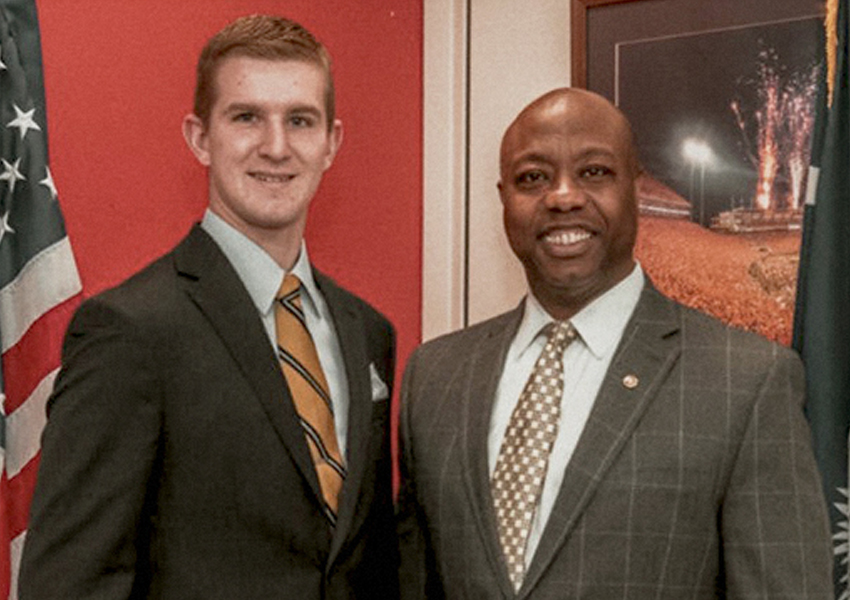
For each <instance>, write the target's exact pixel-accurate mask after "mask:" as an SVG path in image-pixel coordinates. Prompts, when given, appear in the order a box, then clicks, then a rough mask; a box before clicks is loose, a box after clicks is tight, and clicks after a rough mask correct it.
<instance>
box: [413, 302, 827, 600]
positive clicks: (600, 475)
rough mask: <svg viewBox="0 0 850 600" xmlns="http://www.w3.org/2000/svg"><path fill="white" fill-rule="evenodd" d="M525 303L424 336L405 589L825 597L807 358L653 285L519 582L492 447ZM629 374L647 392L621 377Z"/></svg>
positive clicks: (536, 595) (823, 530) (416, 592)
mask: <svg viewBox="0 0 850 600" xmlns="http://www.w3.org/2000/svg"><path fill="white" fill-rule="evenodd" d="M521 316H522V309H521V308H518V309H516V310H514V311H512V312H509V313H506V314H504V315H502V316H499V317H496V318H495V319H492V320H490V321H487V322H485V323H482V324H480V325H476V326H474V327H471V328H469V329H466V330H464V331H460V332H457V333H454V334H450V335H448V336H445V337H442V338H440V339H438V340H435V341H433V342H430V343H428V344H425V345H424V346H422V347H420V348H419V349H418V350H417V351H416V352H415V354H414V355H413V357H412V358H411V359H410V361H409V363H408V366H407V369H406V373H405V376H404V381H403V387H402V389H403V391H402V408H401V419H400V444H401V472H402V487H401V491H400V497H399V514H398V517H399V519H398V525H399V534H400V537H401V545H402V571H401V581H402V588H403V594H402V596H403V597H404V598H425V597H427V598H451V599H473V598H474V599H482V600H483V599H487V600H492V599H497V598H514V597H516V598H531V599H535V600H539V599H548V598H552V599H555V598H558V599H562V598H588V599H589V598H594V599H596V598H598V599H604V600H609V599H611V598H631V599H634V598H654V599H655V598H670V599H674V598H675V599H677V600H678V599H681V598H693V599H697V598H747V599H752V598H831V597H832V576H831V569H832V557H831V548H830V542H829V532H828V524H827V518H826V504H825V501H824V498H823V495H822V491H821V483H820V479H819V475H818V472H817V469H816V466H815V463H814V459H813V455H812V450H811V445H810V433H809V429H808V427H807V424H806V422H805V420H804V417H803V412H802V410H801V405H802V402H803V373H802V367H801V364H800V361H799V360H798V358H797V357H796V355H795V354H793V353H792V352H791V351H789V350H787V349H785V348H782V347H779V346H777V345H775V344H771V343H770V342H767V341H766V340H763V339H761V338H759V337H757V336H755V335H752V334H748V333H744V332H741V331H736V330H733V329H730V328H728V327H726V326H724V325H723V324H721V323H719V322H718V321H716V320H714V319H711V318H710V317H707V316H705V315H703V314H700V313H698V312H696V311H692V310H690V309H687V308H685V307H683V306H681V305H679V304H676V303H674V302H672V301H671V300H669V299H667V298H665V297H664V296H662V295H661V294H659V293H658V292H657V291H656V290H655V289H654V288H653V287H652V286H651V285H647V287H646V289H645V290H644V291H643V294H642V296H641V299H640V302H639V303H638V306H637V309H636V310H635V314H634V315H633V317H632V319H631V321H630V322H629V324H628V326H627V328H626V330H625V332H624V334H623V339H622V340H621V342H620V346H619V348H618V350H617V354H616V356H615V358H614V360H613V362H612V364H611V367H610V368H609V371H608V373H607V375H606V378H605V380H604V382H603V385H602V388H601V390H600V392H599V396H598V397H597V399H596V401H595V404H594V407H593V410H592V412H591V415H590V418H589V420H588V422H587V424H586V426H585V429H584V431H583V433H582V436H581V438H580V440H579V443H578V446H577V448H576V451H575V454H574V455H573V457H572V459H571V462H570V463H569V465H568V467H567V470H566V473H565V475H564V481H563V485H562V487H561V490H560V493H559V496H558V499H557V501H556V505H555V507H554V510H553V512H552V515H551V517H550V519H549V521H548V523H547V524H546V528H545V531H544V533H543V537H542V539H541V541H540V545H539V547H538V549H537V551H536V553H535V555H534V557H533V559H532V562H531V566H530V568H529V570H528V572H527V574H526V578H525V581H524V582H523V586H522V588H521V589H520V590H519V593H518V594H514V592H513V590H512V588H511V584H510V582H509V579H508V575H507V571H506V568H505V564H504V559H503V556H502V552H501V549H500V546H499V541H498V534H497V530H496V520H495V516H494V511H493V507H492V500H491V496H490V488H489V481H488V468H487V447H486V444H487V431H488V427H489V423H490V410H491V405H492V401H493V398H494V396H495V393H496V387H497V385H498V382H499V377H500V374H501V370H502V365H503V363H504V360H505V354H506V352H507V348H508V346H509V344H510V343H511V340H512V339H513V336H514V333H515V331H516V329H517V327H518V325H519V322H520V319H521ZM627 375H636V376H637V377H638V379H639V384H638V386H637V387H635V388H633V389H629V387H627V386H625V385H624V384H623V379H624V377H626V376H627ZM562 418H565V419H568V418H569V412H568V411H567V412H566V413H565V414H564V415H563V416H562Z"/></svg>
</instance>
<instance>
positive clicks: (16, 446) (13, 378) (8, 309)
mask: <svg viewBox="0 0 850 600" xmlns="http://www.w3.org/2000/svg"><path fill="white" fill-rule="evenodd" d="M44 107H45V104H44V88H43V84H42V75H41V48H40V40H39V35H38V18H37V15H36V7H35V0H0V346H2V348H1V349H2V369H0V390H2V395H0V400H2V411H0V598H4V599H5V598H10V599H12V600H15V599H16V598H17V585H16V583H17V570H18V565H19V564H20V557H21V550H22V548H23V543H24V538H25V537H26V527H27V516H28V514H29V505H30V500H31V498H32V492H33V489H34V486H35V479H36V471H37V469H38V453H39V441H40V437H41V430H42V428H43V427H44V424H45V420H46V416H45V404H46V402H47V398H48V396H49V394H50V392H51V390H52V388H53V380H54V378H55V377H56V373H57V371H58V368H59V362H60V348H61V342H62V336H63V333H64V331H65V327H66V326H67V323H68V320H69V319H70V316H71V313H72V312H73V310H74V309H75V308H76V306H77V304H78V303H79V300H80V297H81V289H82V286H81V284H80V278H79V275H78V273H77V267H76V264H75V262H74V257H73V254H72V252H71V246H70V243H69V241H68V237H67V235H66V234H65V225H64V222H63V219H62V213H61V211H60V208H59V203H58V199H57V192H56V186H55V185H54V183H53V177H52V176H51V174H50V168H49V167H48V160H47V137H46V135H47V123H46V120H45V110H44Z"/></svg>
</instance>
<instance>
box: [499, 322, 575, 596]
mask: <svg viewBox="0 0 850 600" xmlns="http://www.w3.org/2000/svg"><path fill="white" fill-rule="evenodd" d="M544 333H545V334H546V335H547V336H548V340H547V342H546V346H545V347H544V348H543V352H541V353H540V357H539V358H538V359H537V362H536V363H535V365H534V369H533V370H532V372H531V376H530V377H529V378H528V382H527V383H526V384H525V387H524V388H523V390H522V393H521V394H520V397H519V401H518V402H517V404H516V406H515V407H514V410H513V412H512V413H511V419H510V421H509V422H508V428H507V430H506V431H505V438H504V440H503V441H502V447H501V449H500V450H499V457H498V458H497V460H496V470H495V471H494V473H493V479H492V481H491V482H490V486H491V489H492V494H493V504H494V507H495V509H496V519H497V523H498V527H499V539H500V541H501V543H502V551H503V552H504V555H505V560H506V561H507V564H508V574H509V575H510V578H511V582H512V583H513V584H514V590H519V588H520V586H521V585H522V580H523V577H525V548H526V545H527V544H528V534H529V532H530V531H531V523H532V520H533V518H534V513H535V510H536V509H537V504H538V502H539V500H540V493H541V491H542V490H543V482H544V481H545V479H546V469H547V466H548V464H549V454H550V453H551V451H552V444H553V443H554V442H555V438H556V437H557V435H558V421H559V420H560V416H561V397H562V395H563V391H564V373H563V362H562V361H563V356H564V349H565V348H566V347H567V346H568V345H569V343H570V342H571V341H572V340H574V339H575V337H576V332H575V329H574V328H573V327H572V325H571V324H570V323H569V321H558V322H556V323H550V324H549V325H547V326H546V328H545V329H544Z"/></svg>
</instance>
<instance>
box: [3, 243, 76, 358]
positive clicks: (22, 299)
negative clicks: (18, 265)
mask: <svg viewBox="0 0 850 600" xmlns="http://www.w3.org/2000/svg"><path fill="white" fill-rule="evenodd" d="M81 291H82V284H81V283H80V276H79V274H78V273H77V267H76V263H75V262H74V255H73V254H72V252H71V243H70V242H69V241H68V238H67V237H65V238H62V239H61V240H59V241H58V242H56V243H55V244H53V245H52V246H49V247H48V248H45V249H44V250H42V251H41V252H40V253H39V254H37V255H36V256H34V257H33V258H32V260H30V262H29V263H27V265H26V266H25V267H24V268H23V269H22V270H21V272H20V273H19V274H18V276H17V277H16V278H15V279H14V280H12V281H11V282H10V283H9V284H8V285H7V286H6V287H4V288H3V289H2V290H0V331H2V332H3V336H2V338H3V339H2V352H4V353H5V352H6V351H7V350H8V349H9V348H11V347H12V346H14V345H15V344H17V343H18V342H19V341H20V339H21V338H22V337H23V336H24V334H25V333H26V332H27V330H28V329H29V328H30V327H31V326H32V324H33V323H35V321H36V320H37V319H38V318H39V317H41V315H43V314H44V313H46V312H48V311H49V310H50V309H51V308H53V307H54V306H55V305H57V304H60V303H62V302H65V301H66V300H68V299H69V298H72V297H73V296H76V295H77V294H79V293H80V292H81Z"/></svg>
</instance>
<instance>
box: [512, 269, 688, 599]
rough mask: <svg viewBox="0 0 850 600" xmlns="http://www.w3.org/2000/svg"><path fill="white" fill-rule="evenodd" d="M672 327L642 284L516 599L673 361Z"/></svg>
mask: <svg viewBox="0 0 850 600" xmlns="http://www.w3.org/2000/svg"><path fill="white" fill-rule="evenodd" d="M678 322H679V321H678V315H677V309H676V307H675V305H673V304H672V303H671V302H670V301H669V300H667V299H666V298H664V297H663V296H661V295H660V294H659V293H658V292H657V291H656V290H655V289H654V288H653V287H652V286H651V284H647V286H646V287H645V288H644V290H643V293H642V295H641V299H640V301H639V302H638V305H637V307H636V309H635V314H634V315H633V316H632V318H631V320H630V321H629V323H628V325H627V326H626V329H625V331H624V332H623V339H622V340H621V342H620V345H619V348H618V350H617V353H616V354H615V356H614V359H613V361H612V362H611V366H610V367H609V369H608V372H607V373H606V375H605V379H604V381H603V383H602V387H601V388H600V390H599V395H598V396H597V398H596V401H595V403H594V406H593V409H592V410H591V413H590V417H589V419H588V421H587V424H586V425H585V428H584V431H583V432H582V434H581V437H580V438H579V442H578V445H577V446H576V449H575V452H574V454H573V456H572V458H571V460H570V463H569V465H568V466H567V469H566V471H565V473H564V480H563V483H562V485H561V489H560V491H559V494H558V498H557V500H556V501H555V506H554V507H553V509H552V513H551V515H550V517H549V520H548V522H547V524H546V527H545V529H544V532H543V537H542V538H541V540H540V544H539V545H538V547H537V551H536V553H535V555H534V559H533V561H532V563H531V565H530V567H529V571H528V574H527V576H526V579H525V581H524V582H523V587H522V590H521V592H522V594H521V597H523V596H527V595H528V593H529V592H530V591H531V590H533V588H534V586H535V585H536V583H537V581H538V580H539V579H540V577H541V576H542V575H543V573H544V572H545V570H546V569H547V568H548V567H549V565H550V564H551V563H552V561H553V560H554V558H555V555H556V554H557V552H558V550H559V549H560V547H561V546H562V545H563V544H564V543H565V541H566V539H567V537H568V536H569V534H570V533H571V531H572V530H573V528H574V527H575V525H576V523H577V522H578V519H579V517H580V516H581V514H582V512H583V511H584V509H585V507H586V506H587V505H588V502H590V499H591V498H592V496H593V494H594V492H595V491H596V489H597V487H598V486H599V483H600V481H601V480H602V479H603V478H604V476H605V473H606V471H607V470H608V469H609V468H610V467H611V465H612V464H613V462H614V460H615V459H616V458H617V456H618V454H619V453H620V452H621V451H622V449H623V446H624V445H625V443H626V441H627V440H628V439H629V437H630V436H631V434H632V433H633V431H634V429H635V427H636V426H637V424H638V422H639V421H640V417H641V415H642V414H643V413H644V411H645V410H646V408H647V406H648V405H649V403H650V402H651V401H652V399H653V398H654V397H655V395H656V393H657V390H658V388H659V386H660V385H661V384H662V382H663V381H664V380H665V378H666V377H667V374H668V373H669V371H670V369H671V368H672V366H673V364H674V363H675V362H676V360H677V359H678V356H679V344H678V341H677V336H676V335H674V334H675V333H676V332H677V331H678V327H679V326H678ZM630 376H631V377H630ZM634 377H636V378H637V380H636V381H637V386H636V387H634V386H633V384H634V382H635V379H634ZM624 382H625V383H624Z"/></svg>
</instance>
